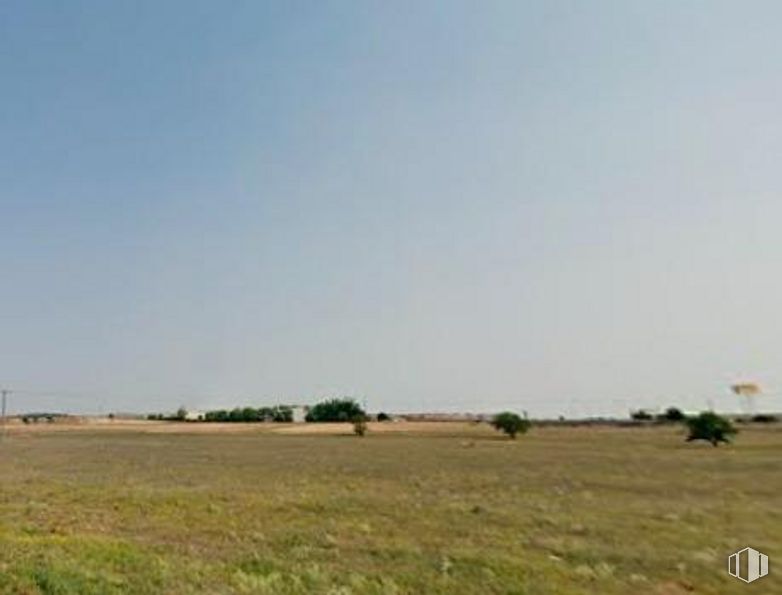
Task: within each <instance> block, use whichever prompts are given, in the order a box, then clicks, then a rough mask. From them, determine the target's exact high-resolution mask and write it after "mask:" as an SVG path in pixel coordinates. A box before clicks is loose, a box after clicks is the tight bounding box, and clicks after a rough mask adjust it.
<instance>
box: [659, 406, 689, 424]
mask: <svg viewBox="0 0 782 595" xmlns="http://www.w3.org/2000/svg"><path fill="white" fill-rule="evenodd" d="M657 419H658V420H660V421H664V422H671V423H678V422H680V421H684V420H685V419H687V416H686V415H684V413H683V412H682V410H681V409H679V408H678V407H668V409H666V410H665V412H664V413H662V414H661V415H659V416H658V417H657Z"/></svg>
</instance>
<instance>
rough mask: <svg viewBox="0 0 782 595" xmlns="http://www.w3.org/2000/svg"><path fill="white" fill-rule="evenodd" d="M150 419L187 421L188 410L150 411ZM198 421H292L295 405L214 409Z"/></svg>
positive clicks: (201, 416) (205, 413)
mask: <svg viewBox="0 0 782 595" xmlns="http://www.w3.org/2000/svg"><path fill="white" fill-rule="evenodd" d="M147 419H149V420H158V421H187V410H186V409H184V408H180V409H179V410H177V412H176V413H174V414H169V415H166V414H163V413H150V414H149V415H147ZM192 421H198V422H223V423H226V422H229V423H230V422H236V423H238V422H243V423H246V422H267V421H268V422H292V421H293V407H291V406H289V405H275V406H273V407H234V408H233V409H214V410H212V411H206V412H204V413H203V414H201V415H199V417H198V419H194V420H192Z"/></svg>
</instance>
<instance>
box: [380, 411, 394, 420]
mask: <svg viewBox="0 0 782 595" xmlns="http://www.w3.org/2000/svg"><path fill="white" fill-rule="evenodd" d="M377 421H391V416H390V415H388V413H384V412H382V411H381V412H380V413H378V414H377Z"/></svg>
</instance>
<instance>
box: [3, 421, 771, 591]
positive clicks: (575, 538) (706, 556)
mask: <svg viewBox="0 0 782 595" xmlns="http://www.w3.org/2000/svg"><path fill="white" fill-rule="evenodd" d="M230 426H231V430H230V431H229V432H218V431H216V430H217V429H219V428H218V427H217V426H212V425H206V424H205V425H195V424H193V425H191V424H159V423H137V424H127V423H124V422H122V423H117V424H113V425H110V424H104V425H101V426H100V427H98V426H93V425H81V426H78V427H77V426H72V427H69V426H57V424H52V425H40V426H35V427H34V426H24V427H22V426H17V427H12V428H10V429H9V433H8V435H7V436H6V439H5V441H4V442H3V443H2V444H0V473H1V474H2V475H0V477H2V483H0V591H2V592H13V593H39V592H42V593H96V594H97V593H100V594H104V593H156V594H157V593H194V592H208V593H321V592H323V593H325V592H332V593H530V594H544V593H552V594H567V593H600V594H624V593H637V594H643V593H650V594H651V593H660V594H668V595H675V594H679V593H711V594H718V593H719V594H722V593H747V592H749V591H750V590H751V591H752V592H754V593H764V594H765V593H782V573H778V572H776V565H775V563H778V562H777V561H779V560H782V537H780V535H781V534H782V506H781V504H782V457H781V456H780V455H782V428H780V427H779V426H768V427H752V428H746V429H744V430H743V431H742V433H741V434H740V435H739V436H738V439H737V441H736V444H735V445H733V446H729V447H722V448H718V449H715V448H712V447H711V446H708V445H702V444H685V443H684V442H683V439H682V430H681V429H679V428H676V427H662V428H636V429H621V428H542V429H535V430H533V431H532V432H531V433H530V434H529V435H527V436H524V437H522V438H520V439H519V440H517V441H515V442H514V441H510V440H506V439H504V438H501V437H500V436H499V435H495V433H493V432H492V431H491V430H490V429H489V428H488V427H486V426H485V425H481V426H476V425H469V424H447V423H446V424H426V423H424V424H411V425H407V424H385V425H383V426H382V429H383V431H377V430H378V426H376V425H372V426H371V428H370V434H369V435H368V436H367V437H366V438H363V439H361V438H357V437H353V436H350V435H349V428H348V427H346V426H342V427H339V426H328V427H323V426H315V425H307V426H301V427H293V426H273V425H253V426H245V425H237V424H230ZM202 428H208V430H207V429H202ZM224 429H228V428H224ZM302 432H303V433H302ZM746 545H752V546H754V547H756V548H757V549H759V550H761V551H763V552H764V553H766V554H768V555H769V557H770V559H771V563H770V566H771V574H770V575H769V576H768V577H766V578H764V579H761V580H760V581H758V583H756V584H753V585H751V586H747V585H744V584H742V583H740V582H739V581H737V580H736V579H733V578H731V577H729V576H728V575H727V572H726V570H725V567H726V556H727V555H728V554H729V553H731V552H732V551H735V550H737V549H740V548H742V547H744V546H746Z"/></svg>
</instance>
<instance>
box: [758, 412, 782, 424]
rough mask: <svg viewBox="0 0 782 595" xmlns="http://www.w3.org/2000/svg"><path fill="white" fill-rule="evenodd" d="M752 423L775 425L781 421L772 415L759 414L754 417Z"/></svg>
mask: <svg viewBox="0 0 782 595" xmlns="http://www.w3.org/2000/svg"><path fill="white" fill-rule="evenodd" d="M752 421H753V422H755V423H756V424H773V423H776V422H778V421H779V418H778V417H777V416H776V415H770V414H768V413H758V414H757V415H753V416H752Z"/></svg>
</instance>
